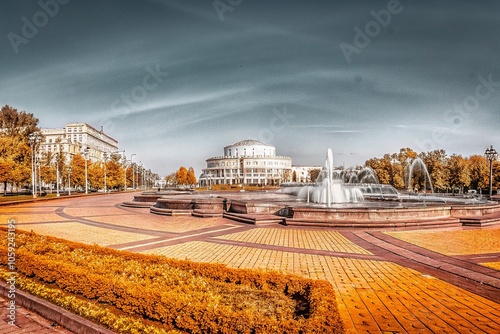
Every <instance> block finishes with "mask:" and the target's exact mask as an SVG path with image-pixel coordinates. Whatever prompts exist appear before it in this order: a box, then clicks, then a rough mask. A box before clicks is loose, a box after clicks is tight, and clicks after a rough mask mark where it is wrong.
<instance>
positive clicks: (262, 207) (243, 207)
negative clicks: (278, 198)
mask: <svg viewBox="0 0 500 334" xmlns="http://www.w3.org/2000/svg"><path fill="white" fill-rule="evenodd" d="M283 208H285V205H278V204H273V203H263V202H254V201H237V200H231V201H230V200H228V210H227V211H229V212H234V213H243V214H253V213H270V214H278V212H279V211H280V210H282V209H283Z"/></svg>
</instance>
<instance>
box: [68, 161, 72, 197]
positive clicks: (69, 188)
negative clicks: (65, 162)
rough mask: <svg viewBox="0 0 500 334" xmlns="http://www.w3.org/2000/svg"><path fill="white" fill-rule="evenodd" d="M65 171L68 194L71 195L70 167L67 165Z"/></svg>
mask: <svg viewBox="0 0 500 334" xmlns="http://www.w3.org/2000/svg"><path fill="white" fill-rule="evenodd" d="M67 171H68V195H69V196H71V167H68V168H67Z"/></svg>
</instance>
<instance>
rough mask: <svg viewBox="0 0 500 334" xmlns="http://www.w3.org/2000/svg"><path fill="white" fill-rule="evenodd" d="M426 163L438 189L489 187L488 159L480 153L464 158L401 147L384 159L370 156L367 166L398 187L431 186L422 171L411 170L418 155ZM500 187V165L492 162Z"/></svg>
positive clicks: (495, 186) (495, 177)
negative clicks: (411, 172) (397, 151)
mask: <svg viewBox="0 0 500 334" xmlns="http://www.w3.org/2000/svg"><path fill="white" fill-rule="evenodd" d="M417 157H418V158H421V159H422V161H423V162H424V163H425V165H426V167H427V170H428V172H429V175H430V179H431V182H432V184H433V187H434V190H435V191H450V190H453V189H458V190H460V191H464V190H465V189H467V188H468V189H479V188H481V189H486V188H488V187H489V161H488V160H487V159H486V158H485V157H484V156H481V155H472V156H470V157H462V156H461V155H456V154H454V155H451V156H448V155H447V154H446V151H445V150H442V149H441V150H434V151H429V152H422V153H420V154H417V153H416V152H415V151H413V150H412V149H410V148H402V149H401V150H400V151H399V153H393V154H385V155H384V156H383V157H382V158H371V159H369V160H367V161H366V165H367V166H369V167H371V168H372V169H373V170H374V171H375V173H376V174H377V176H378V178H379V181H380V183H382V184H390V185H393V186H394V187H395V188H397V189H413V187H416V188H418V189H424V188H425V189H429V186H428V184H426V182H427V181H426V180H425V179H426V178H425V177H424V174H423V173H422V172H421V171H416V172H415V173H413V175H412V176H411V179H410V175H409V169H410V165H411V163H412V161H413V160H414V159H415V158H417ZM499 186H500V164H499V163H498V162H494V163H493V188H498V187H499Z"/></svg>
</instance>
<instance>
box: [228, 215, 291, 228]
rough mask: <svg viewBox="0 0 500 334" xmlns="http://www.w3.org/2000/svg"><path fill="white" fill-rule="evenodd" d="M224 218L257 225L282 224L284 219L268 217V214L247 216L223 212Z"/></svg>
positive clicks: (273, 216)
mask: <svg viewBox="0 0 500 334" xmlns="http://www.w3.org/2000/svg"><path fill="white" fill-rule="evenodd" d="M223 217H224V218H227V219H231V220H235V221H239V222H241V223H247V224H253V225H259V224H282V223H284V222H285V217H280V216H275V215H270V214H247V213H234V212H224V215H223Z"/></svg>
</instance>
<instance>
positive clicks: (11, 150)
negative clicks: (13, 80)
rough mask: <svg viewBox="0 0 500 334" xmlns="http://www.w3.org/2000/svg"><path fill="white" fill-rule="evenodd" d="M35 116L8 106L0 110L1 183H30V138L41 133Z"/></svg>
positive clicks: (5, 185) (5, 186)
mask: <svg viewBox="0 0 500 334" xmlns="http://www.w3.org/2000/svg"><path fill="white" fill-rule="evenodd" d="M39 131H40V129H39V128H38V119H37V118H35V117H34V116H33V114H30V113H27V112H25V111H18V110H17V109H15V108H12V107H10V106H8V105H5V106H3V107H2V109H1V110H0V168H1V170H0V182H3V183H4V189H6V188H7V183H13V184H23V183H26V182H29V181H30V177H31V159H32V150H31V147H30V142H29V136H30V135H31V134H33V133H37V132H39Z"/></svg>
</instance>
